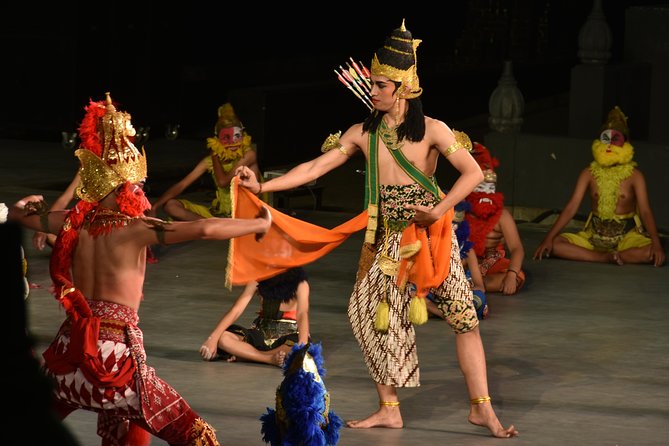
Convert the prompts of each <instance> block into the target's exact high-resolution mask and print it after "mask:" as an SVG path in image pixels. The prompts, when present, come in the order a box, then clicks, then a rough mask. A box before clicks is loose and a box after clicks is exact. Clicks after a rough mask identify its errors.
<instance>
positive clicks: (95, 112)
mask: <svg viewBox="0 0 669 446" xmlns="http://www.w3.org/2000/svg"><path fill="white" fill-rule="evenodd" d="M105 95H106V99H105V101H99V102H93V101H91V102H90V104H89V105H88V107H86V115H85V117H84V119H83V120H82V123H81V125H80V127H79V134H80V136H81V148H79V149H78V150H77V151H75V152H74V154H75V155H76V156H77V157H78V158H79V162H80V168H79V176H80V177H81V183H80V184H79V187H78V188H77V195H78V196H79V197H80V198H81V199H82V200H84V201H88V202H91V203H94V202H98V201H100V200H101V199H103V198H104V197H106V196H107V195H108V194H109V193H110V192H111V191H113V190H114V189H115V188H116V187H117V186H119V185H121V184H123V183H125V182H126V181H129V182H131V183H137V182H139V181H142V180H144V179H145V178H146V171H147V169H146V154H145V153H144V148H142V153H140V152H139V150H137V148H136V147H135V145H134V144H133V142H132V138H133V137H134V136H135V129H134V128H133V127H132V123H131V122H130V119H131V116H130V114H128V113H125V112H121V111H117V110H116V107H115V106H114V104H113V102H112V100H111V96H110V94H109V93H105Z"/></svg>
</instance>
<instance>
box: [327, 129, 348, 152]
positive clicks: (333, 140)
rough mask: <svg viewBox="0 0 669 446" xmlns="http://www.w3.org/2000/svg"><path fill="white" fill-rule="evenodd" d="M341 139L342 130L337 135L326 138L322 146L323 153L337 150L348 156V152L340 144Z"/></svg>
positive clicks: (332, 134)
mask: <svg viewBox="0 0 669 446" xmlns="http://www.w3.org/2000/svg"><path fill="white" fill-rule="evenodd" d="M340 137H341V130H339V131H338V132H337V133H331V134H330V136H328V137H327V138H325V141H324V142H323V145H322V146H321V152H323V153H326V152H329V151H330V150H332V149H337V150H339V151H340V152H341V153H343V154H344V155H346V156H348V151H347V150H346V149H345V148H344V146H342V145H341V143H340V142H339V138H340Z"/></svg>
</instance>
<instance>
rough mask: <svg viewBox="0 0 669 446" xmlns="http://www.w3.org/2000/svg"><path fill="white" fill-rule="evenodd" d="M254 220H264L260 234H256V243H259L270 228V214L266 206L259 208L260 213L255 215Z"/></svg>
mask: <svg viewBox="0 0 669 446" xmlns="http://www.w3.org/2000/svg"><path fill="white" fill-rule="evenodd" d="M256 218H260V219H263V220H265V223H266V224H265V225H263V229H262V231H261V232H256V242H259V241H260V240H262V238H263V237H264V236H265V234H267V231H269V228H270V227H271V226H272V213H271V212H270V211H269V209H268V208H267V206H263V207H261V208H260V212H258V215H256Z"/></svg>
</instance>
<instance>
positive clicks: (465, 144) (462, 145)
mask: <svg viewBox="0 0 669 446" xmlns="http://www.w3.org/2000/svg"><path fill="white" fill-rule="evenodd" d="M453 135H455V142H454V143H453V144H451V145H450V146H449V147H448V148H447V149H446V151H445V152H444V156H448V155H450V154H451V153H453V152H456V151H458V150H460V149H467V151H468V152H471V151H472V140H471V139H469V135H467V134H466V133H465V132H461V131H459V130H453Z"/></svg>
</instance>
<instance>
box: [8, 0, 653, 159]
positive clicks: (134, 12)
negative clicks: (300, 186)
mask: <svg viewBox="0 0 669 446" xmlns="http://www.w3.org/2000/svg"><path fill="white" fill-rule="evenodd" d="M203 3H204V2H189V3H186V2H177V3H176V6H175V7H169V6H167V2H139V1H138V2H123V1H121V2H106V3H100V2H87V3H78V2H73V3H71V4H65V3H64V2H59V3H55V2H53V3H49V4H42V5H40V6H39V7H37V6H34V5H32V4H30V5H25V6H24V5H13V6H12V9H11V10H9V9H8V7H7V6H3V9H5V11H3V14H2V19H1V20H2V26H1V27H0V28H1V31H0V32H1V37H2V48H3V53H4V56H5V57H4V60H5V63H4V64H3V65H4V67H3V70H2V72H3V77H4V82H3V89H2V96H3V98H2V104H3V107H2V111H1V113H2V119H1V120H0V137H2V138H12V139H37V140H49V141H51V140H53V141H59V140H60V133H61V131H64V130H66V131H74V130H75V129H76V127H77V125H78V122H79V121H80V120H81V118H82V117H83V107H84V106H85V105H86V104H87V103H88V100H89V98H93V99H95V100H99V99H102V98H103V97H104V92H105V91H111V92H112V96H113V97H114V99H115V100H116V101H117V102H118V103H119V104H120V105H121V108H122V109H125V110H127V111H129V112H130V113H131V114H132V116H133V122H134V123H135V126H136V127H138V126H150V127H151V138H155V137H163V134H164V129H165V126H166V125H167V124H171V123H179V124H180V136H181V137H184V138H203V137H205V136H209V134H210V133H211V132H212V128H213V124H214V122H215V118H216V115H215V113H216V109H217V107H218V106H219V105H220V104H222V103H223V102H226V101H228V100H233V103H235V106H236V108H238V111H239V110H240V109H242V110H244V109H246V110H251V109H253V107H254V106H255V104H256V103H261V105H260V106H259V110H261V111H259V112H258V113H262V114H264V116H262V122H263V123H264V124H263V125H264V126H265V128H264V129H262V130H263V133H265V135H264V136H265V137H266V138H265V139H266V140H267V143H268V145H270V142H269V141H270V140H273V138H280V137H282V136H283V137H284V138H289V139H290V140H292V141H295V139H296V138H297V137H298V136H302V137H304V139H305V142H304V143H301V144H300V145H301V146H305V145H308V146H310V147H313V146H314V145H315V144H320V142H321V141H322V138H323V137H324V136H327V132H333V131H335V130H337V129H340V128H344V129H345V128H346V127H348V125H350V124H352V123H354V122H357V121H360V120H362V119H364V116H365V114H366V109H365V108H364V106H363V105H362V104H361V103H360V102H359V101H358V99H356V98H355V97H354V96H353V95H352V94H351V93H349V92H347V91H346V89H345V88H344V87H343V86H342V85H341V84H339V82H338V81H337V79H336V76H335V74H334V73H333V70H334V69H335V68H337V66H338V65H340V64H343V63H345V62H346V61H347V60H348V58H349V57H350V56H352V57H353V58H355V59H357V60H361V61H363V62H364V63H365V64H367V65H368V66H369V61H370V60H371V57H372V54H373V52H374V51H375V50H376V48H378V47H379V46H380V45H382V43H383V40H384V38H385V37H386V36H387V35H388V34H389V33H390V31H391V30H392V29H394V28H396V27H398V26H399V25H400V23H401V20H402V18H406V25H407V28H408V29H409V30H410V31H412V33H413V36H414V38H417V39H422V40H423V43H422V44H421V45H420V47H419V49H418V69H419V75H420V78H421V84H422V86H423V88H424V91H425V94H424V95H423V104H424V108H425V111H426V114H428V115H430V116H434V117H438V118H440V119H442V120H444V121H445V122H447V123H450V122H453V121H456V120H459V119H464V118H467V117H470V116H475V115H481V114H486V113H487V111H488V99H489V97H490V94H491V92H492V91H493V90H494V88H495V86H496V85H497V81H498V79H499V76H500V74H501V70H502V64H503V61H504V60H505V59H510V60H512V61H513V63H514V75H515V77H516V79H517V81H518V86H519V88H520V89H521V90H522V92H523V95H524V97H525V100H526V102H528V103H529V102H532V101H536V100H540V99H542V98H545V97H552V96H558V95H561V94H562V95H564V94H565V93H566V92H567V91H568V90H569V82H570V70H571V68H572V67H573V66H574V65H576V64H577V63H578V59H577V51H578V43H577V39H578V32H579V29H580V27H581V26H582V25H583V23H584V22H585V20H586V18H587V17H588V14H589V13H590V11H591V9H592V2H591V1H583V0H565V1H555V0H554V1H549V0H541V1H540V0H534V1H532V0H469V1H457V2H456V1H451V2H443V4H438V3H436V2H431V5H432V6H428V5H426V4H421V2H411V3H406V4H405V7H404V9H403V10H400V9H399V8H396V7H392V6H391V4H390V3H339V2H331V3H320V4H318V3H310V4H309V6H308V7H305V6H304V4H299V5H298V4H294V5H293V4H290V3H288V2H284V3H273V4H271V6H262V5H261V4H260V3H250V2H247V3H240V2H237V3H235V4H234V5H230V4H229V3H221V4H220V5H216V6H214V5H213V4H212V3H211V2H207V5H204V4H203ZM602 3H603V4H602V7H603V10H604V13H605V15H606V19H607V22H608V24H609V26H610V28H611V31H612V33H613V48H612V53H613V55H612V58H611V61H610V63H615V62H616V61H619V60H620V58H621V57H622V46H623V39H624V23H625V22H624V20H625V9H626V8H627V7H629V6H635V5H651V4H657V3H666V2H652V1H651V2H649V1H629V0H627V1H625V0H621V1H615V2H614V1H606V0H604V1H603V2H602ZM5 5H6V4H5ZM259 97H261V99H260V100H258V98H259ZM240 98H241V99H240ZM246 98H248V99H246ZM242 101H248V102H249V104H241V103H238V102H242ZM240 114H241V113H240ZM241 118H242V120H245V117H244V116H243V115H242V116H241ZM247 120H250V121H252V122H253V121H254V119H250V118H248V119H247ZM255 122H259V119H255ZM247 126H248V123H247ZM309 128H311V129H313V135H312V134H311V133H309V131H307V130H305V129H309ZM282 129H288V133H291V134H290V135H285V134H284V135H282V136H280V134H281V133H282ZM250 130H251V131H252V132H253V131H255V132H258V131H259V130H261V129H257V128H256V129H253V128H251V129H250ZM294 132H300V135H295V134H292V133H294ZM283 133H286V132H283ZM252 134H253V133H252ZM316 135H319V136H318V137H317V138H316ZM474 136H477V135H474ZM312 138H316V139H312ZM257 140H258V139H257ZM260 140H261V141H262V140H263V139H262V138H260ZM262 150H263V148H262V147H260V151H262Z"/></svg>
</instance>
